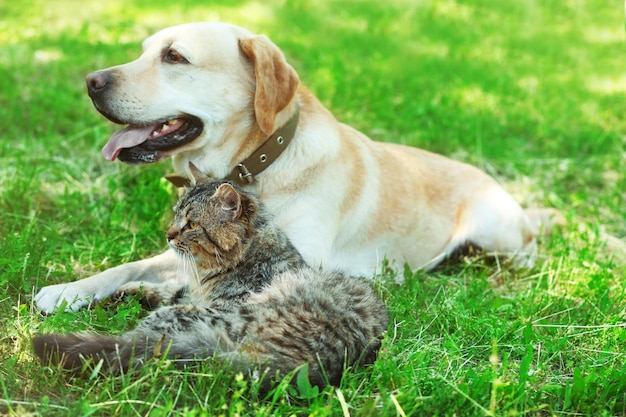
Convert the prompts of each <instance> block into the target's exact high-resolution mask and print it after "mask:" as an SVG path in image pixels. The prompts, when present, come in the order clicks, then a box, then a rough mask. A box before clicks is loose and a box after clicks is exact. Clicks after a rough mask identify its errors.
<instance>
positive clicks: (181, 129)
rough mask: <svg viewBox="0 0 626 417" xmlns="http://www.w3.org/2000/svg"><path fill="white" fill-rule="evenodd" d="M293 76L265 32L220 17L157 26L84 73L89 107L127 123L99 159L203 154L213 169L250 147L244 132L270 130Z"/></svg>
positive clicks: (199, 157) (286, 107)
mask: <svg viewBox="0 0 626 417" xmlns="http://www.w3.org/2000/svg"><path fill="white" fill-rule="evenodd" d="M298 84H299V80H298V76H297V74H296V72H295V71H294V70H293V68H292V67H291V66H290V65H289V64H287V62H286V61H285V58H284V56H283V54H282V53H281V51H280V50H279V49H278V47H276V45H274V44H273V43H272V42H271V41H270V40H269V39H268V38H267V37H265V36H262V35H254V34H252V33H250V32H249V31H247V30H245V29H243V28H240V27H237V26H234V25H230V24H225V23H191V24H185V25H180V26H174V27H170V28H167V29H164V30H162V31H160V32H158V33H156V34H155V35H153V36H151V37H149V38H148V39H146V40H145V42H144V44H143V53H142V54H141V56H140V57H139V58H138V59H137V60H135V61H132V62H130V63H127V64H123V65H119V66H115V67H112V68H109V69H106V70H101V71H97V72H94V73H91V74H89V75H88V76H87V90H88V93H89V96H90V97H91V99H92V101H93V104H94V106H95V107H96V109H97V110H98V111H99V112H100V113H102V114H103V115H104V116H105V117H107V118H108V119H109V120H111V121H113V122H114V123H117V124H124V125H128V127H126V128H125V129H123V130H121V131H119V132H117V133H115V134H114V135H113V136H112V137H111V139H109V141H108V142H107V144H106V145H105V146H104V148H103V149H102V154H103V156H104V157H105V158H106V159H108V160H111V161H112V160H115V159H116V158H118V159H120V160H122V161H124V162H128V163H151V162H156V161H159V160H161V159H163V158H167V157H170V156H176V155H182V154H185V153H187V154H189V155H193V157H191V156H190V157H188V158H187V160H186V161H184V162H183V161H181V164H183V163H184V164H185V165H186V163H187V162H188V161H192V162H196V164H197V165H199V166H202V165H206V162H207V161H205V160H203V158H204V159H206V158H209V159H211V161H212V162H213V163H214V165H216V166H211V170H212V171H213V173H214V174H215V175H218V176H219V175H223V174H225V173H226V172H228V170H229V169H230V168H232V166H231V167H229V166H228V165H230V164H232V163H233V160H234V159H233V158H236V155H235V154H236V153H237V152H241V150H242V149H247V148H248V147H249V145H246V144H244V143H243V142H244V141H245V140H246V138H249V137H250V135H251V132H253V131H255V130H256V131H258V132H259V133H260V134H263V135H265V136H269V135H270V134H271V133H272V132H273V131H274V130H275V129H276V128H277V127H279V126H280V124H281V123H284V121H286V120H288V119H289V116H290V112H291V111H292V107H293V106H290V104H291V103H292V102H293V101H294V97H295V94H296V90H297V88H298ZM263 135H261V136H263ZM210 155H214V157H211V156H210ZM194 158H195V160H194Z"/></svg>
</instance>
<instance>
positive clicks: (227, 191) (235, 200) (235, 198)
mask: <svg viewBox="0 0 626 417" xmlns="http://www.w3.org/2000/svg"><path fill="white" fill-rule="evenodd" d="M215 196H216V197H217V198H218V199H219V202H220V203H221V208H222V211H223V212H224V213H225V214H227V216H228V218H229V219H230V220H234V219H237V218H239V217H240V216H241V212H242V209H241V196H240V195H239V193H238V192H237V190H235V188H233V186H232V185H230V184H228V183H224V184H222V185H220V186H219V187H218V188H217V191H216V192H215Z"/></svg>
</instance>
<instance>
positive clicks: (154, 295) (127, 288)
mask: <svg viewBox="0 0 626 417" xmlns="http://www.w3.org/2000/svg"><path fill="white" fill-rule="evenodd" d="M188 292H189V290H188V288H187V287H186V286H184V285H182V284H181V283H180V282H178V281H174V282H164V283H157V284H155V283H151V282H139V281H132V282H129V283H126V284H124V285H122V286H121V287H119V288H118V289H117V290H116V291H115V292H114V293H113V295H112V296H111V298H112V299H114V300H120V299H122V298H123V297H125V296H127V295H130V296H134V295H137V294H140V295H141V300H140V301H141V304H143V305H144V306H145V307H146V308H148V309H150V310H155V309H157V308H158V307H161V306H169V305H174V304H185V303H188V302H189V297H188Z"/></svg>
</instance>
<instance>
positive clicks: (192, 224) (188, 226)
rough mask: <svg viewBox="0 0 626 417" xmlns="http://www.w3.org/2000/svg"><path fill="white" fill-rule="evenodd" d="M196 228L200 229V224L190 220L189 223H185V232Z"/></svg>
mask: <svg viewBox="0 0 626 417" xmlns="http://www.w3.org/2000/svg"><path fill="white" fill-rule="evenodd" d="M196 227H198V223H196V222H193V221H191V220H188V221H187V223H185V225H184V226H183V232H184V231H185V230H192V229H195V228H196Z"/></svg>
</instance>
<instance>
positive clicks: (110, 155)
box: [102, 126, 154, 161]
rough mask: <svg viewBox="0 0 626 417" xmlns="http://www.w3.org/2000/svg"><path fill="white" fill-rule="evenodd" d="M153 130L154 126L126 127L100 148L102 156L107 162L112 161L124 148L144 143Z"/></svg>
mask: <svg viewBox="0 0 626 417" xmlns="http://www.w3.org/2000/svg"><path fill="white" fill-rule="evenodd" d="M153 130H154V126H148V127H131V126H129V127H127V128H126V129H122V130H120V131H119V132H116V133H114V134H113V136H111V139H109V141H108V142H107V144H106V145H104V148H102V156H103V157H104V159H106V160H107V161H114V160H115V158H116V157H117V154H118V153H120V151H121V150H122V149H124V148H132V147H133V146H137V145H139V144H140V143H143V142H145V141H146V140H148V138H149V137H150V134H151V133H152V131H153Z"/></svg>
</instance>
